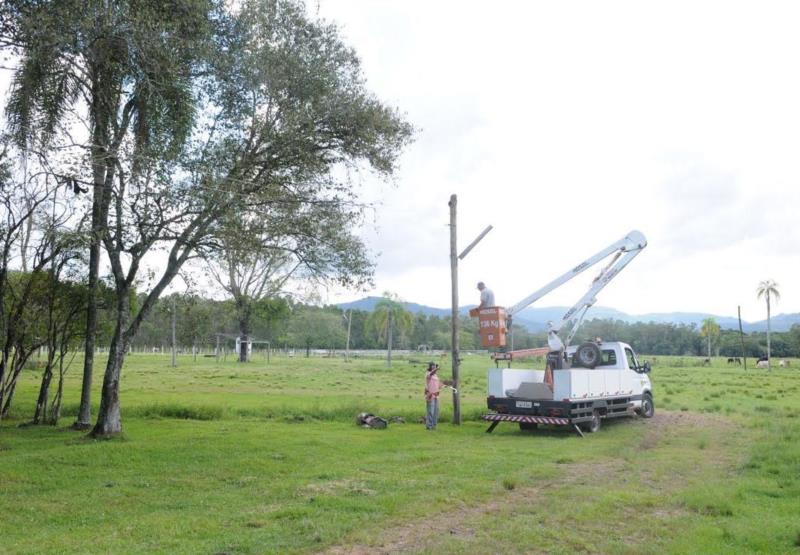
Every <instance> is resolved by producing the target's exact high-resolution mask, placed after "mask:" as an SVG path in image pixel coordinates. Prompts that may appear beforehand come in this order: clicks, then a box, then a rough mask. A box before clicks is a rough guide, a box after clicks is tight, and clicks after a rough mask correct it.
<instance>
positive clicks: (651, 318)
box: [336, 296, 800, 333]
mask: <svg viewBox="0 0 800 555" xmlns="http://www.w3.org/2000/svg"><path fill="white" fill-rule="evenodd" d="M380 300H381V297H372V296H370V297H364V298H363V299H359V300H356V301H352V302H348V303H339V304H338V305H336V306H338V307H339V308H341V309H343V310H347V309H350V308H352V309H354V310H363V311H365V312H371V311H372V310H373V309H374V308H375V304H376V303H377V302H378V301H380ZM402 304H403V307H404V308H405V309H406V310H407V311H409V312H411V313H412V314H424V315H425V316H439V317H444V316H449V315H450V309H449V308H436V307H432V306H427V305H423V304H419V303H414V302H404V303H402ZM474 306H475V305H474V304H472V305H466V306H462V307H461V308H460V312H461V314H466V313H467V312H468V311H469V309H470V308H472V307H474ZM567 308H568V307H566V306H551V307H531V308H526V309H525V310H523V311H522V312H521V313H520V314H519V315H517V317H516V318H515V320H514V321H515V323H517V324H519V325H522V326H524V327H525V328H526V329H528V330H529V331H531V332H537V331H542V330H544V329H546V325H547V322H548V321H550V320H556V319H558V318H561V317H562V316H563V315H564V313H565V312H566V311H567ZM587 317H589V318H596V319H602V320H621V321H622V322H627V323H636V322H642V323H649V322H655V323H659V324H676V325H685V326H690V325H693V324H694V325H695V326H697V327H700V325H701V323H702V321H703V320H704V319H706V318H714V319H715V320H716V321H717V323H718V324H719V326H720V327H721V328H722V329H724V330H738V329H739V322H738V320H737V319H736V318H735V317H731V316H718V315H716V314H709V313H704V312H652V313H646V314H627V313H625V312H622V311H620V310H617V309H614V308H609V307H604V306H595V307H592V308H591V309H590V310H589V313H588V314H587ZM795 324H800V313H795V314H778V315H775V316H773V317H772V329H773V331H789V329H791V327H792V326H793V325H795ZM742 328H743V329H744V331H745V332H746V333H751V332H765V331H766V330H767V321H766V320H759V321H754V322H748V321H745V320H742Z"/></svg>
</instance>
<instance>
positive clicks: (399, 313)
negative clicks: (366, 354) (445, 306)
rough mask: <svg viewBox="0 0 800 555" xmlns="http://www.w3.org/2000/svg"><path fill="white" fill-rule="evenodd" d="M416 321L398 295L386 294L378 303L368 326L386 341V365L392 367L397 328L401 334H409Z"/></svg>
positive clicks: (369, 318)
mask: <svg viewBox="0 0 800 555" xmlns="http://www.w3.org/2000/svg"><path fill="white" fill-rule="evenodd" d="M413 323H414V320H413V317H412V315H411V313H410V312H408V311H407V310H406V309H405V308H403V305H402V304H401V302H400V300H399V299H398V298H397V296H396V295H392V294H391V293H388V292H387V293H384V294H383V298H382V299H381V300H380V301H378V302H377V304H376V305H375V309H374V310H373V311H372V314H370V315H369V317H368V318H367V326H369V327H370V328H371V329H373V330H375V331H376V332H377V334H378V339H380V340H381V341H384V340H386V346H387V354H386V365H387V366H388V367H389V368H391V367H392V340H393V334H394V330H395V328H396V329H397V330H398V331H399V332H400V333H403V332H408V331H410V330H411V328H412V326H413Z"/></svg>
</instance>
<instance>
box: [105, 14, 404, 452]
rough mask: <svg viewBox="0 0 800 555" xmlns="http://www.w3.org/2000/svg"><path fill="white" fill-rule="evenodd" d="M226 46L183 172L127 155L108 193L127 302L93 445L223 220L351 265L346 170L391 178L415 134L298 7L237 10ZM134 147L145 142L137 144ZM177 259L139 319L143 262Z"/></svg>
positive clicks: (112, 239)
mask: <svg viewBox="0 0 800 555" xmlns="http://www.w3.org/2000/svg"><path fill="white" fill-rule="evenodd" d="M236 7H237V10H238V11H236V12H235V13H234V14H230V19H231V23H230V25H227V26H225V27H224V29H223V31H222V32H221V33H220V35H219V36H218V37H217V39H216V40H215V45H217V46H219V50H218V51H215V53H214V55H213V56H210V57H209V64H208V67H209V68H210V69H209V71H208V73H207V74H204V75H202V76H201V77H198V79H197V81H196V83H195V85H196V87H195V88H194V89H193V90H195V91H196V92H197V95H198V98H199V99H200V103H201V107H202V110H201V111H200V113H202V117H199V118H198V119H197V121H196V125H195V127H194V129H193V134H192V137H191V139H190V140H189V141H188V143H187V145H186V148H185V150H184V152H183V155H182V156H181V158H180V160H179V161H178V162H173V161H171V160H168V159H167V160H165V159H163V158H161V159H154V158H153V157H152V156H151V157H148V158H147V159H142V158H141V157H138V156H135V154H136V151H135V150H134V152H133V156H129V157H127V158H126V159H122V158H120V159H119V160H118V164H119V165H120V166H122V167H123V168H124V169H125V171H119V172H117V174H116V180H115V181H114V182H113V183H112V186H111V188H110V189H108V192H109V197H110V199H111V200H110V201H109V210H108V212H107V213H106V214H105V215H107V217H108V224H107V228H106V233H105V235H104V237H103V242H104V245H105V249H106V252H107V253H108V257H109V262H110V265H111V271H112V275H113V282H114V287H115V292H116V302H117V306H116V311H115V318H116V320H115V325H114V334H113V337H112V340H111V344H110V346H109V359H108V363H107V365H106V371H105V375H104V378H103V389H102V397H101V402H100V411H99V414H98V419H97V423H96V424H95V427H94V429H93V431H92V434H93V435H94V436H105V435H110V434H116V433H119V432H120V431H121V429H122V426H121V421H120V403H119V381H120V375H121V370H122V366H123V363H124V360H125V355H126V352H127V349H128V346H129V345H130V343H131V341H132V339H133V337H134V336H135V335H136V333H137V331H138V329H139V327H140V325H141V323H142V321H143V319H144V318H145V317H146V316H147V315H148V314H149V312H150V311H151V310H152V308H153V306H154V304H155V302H156V301H157V299H158V298H159V296H160V295H161V293H162V292H163V291H164V290H165V288H166V287H167V286H168V285H169V283H170V282H171V281H172V279H173V278H174V277H175V276H176V275H177V273H178V272H179V271H180V270H181V268H182V267H183V266H184V264H186V263H187V261H189V260H190V259H191V258H193V257H195V256H196V255H197V254H198V252H205V251H209V250H213V249H214V248H216V245H217V242H216V237H217V231H218V227H219V225H220V222H222V221H225V219H226V218H227V217H230V215H232V214H235V215H236V216H237V217H239V218H241V219H242V220H245V221H259V220H261V221H266V222H269V224H270V228H269V229H270V233H271V237H272V238H273V243H272V244H275V245H280V246H284V245H288V246H287V247H286V248H287V249H288V250H289V251H290V252H292V253H293V254H295V255H297V256H298V257H299V258H303V259H310V258H312V257H314V256H317V255H318V254H319V253H325V252H331V253H335V255H336V256H338V257H343V258H347V257H353V256H354V255H355V254H356V253H357V251H355V250H354V249H352V248H350V247H351V246H352V245H353V242H352V235H345V236H342V235H339V234H337V233H336V229H339V228H337V227H335V226H333V225H331V224H332V223H333V222H335V221H337V220H344V221H347V222H349V223H350V224H351V225H356V224H357V223H358V222H359V221H360V219H361V215H362V213H363V210H364V206H363V205H361V204H360V203H359V202H358V197H357V188H356V186H355V184H354V183H353V181H352V179H350V174H349V173H348V171H347V170H348V169H350V170H351V171H356V169H358V168H360V167H367V168H371V169H372V170H374V171H375V172H376V173H377V174H378V175H379V176H384V177H386V176H389V175H391V174H392V173H393V171H394V168H395V164H396V158H397V156H398V154H399V152H400V150H401V148H402V147H403V146H404V145H405V144H406V143H407V142H408V140H409V138H410V135H411V132H412V128H411V127H410V126H409V125H408V124H407V123H406V122H405V121H403V119H402V118H401V117H400V116H399V115H398V114H397V113H396V111H395V110H392V109H389V108H387V107H385V106H383V105H382V104H381V103H380V102H378V101H377V100H376V99H374V98H373V97H372V96H371V95H370V94H369V93H368V92H367V91H366V89H365V86H364V80H363V77H362V75H361V70H360V64H359V61H358V58H357V57H356V56H355V54H354V53H353V51H352V50H351V49H349V48H347V47H346V46H345V45H344V44H343V43H342V42H341V40H340V39H339V36H338V31H337V29H336V28H335V27H334V26H331V25H327V24H322V23H317V22H315V21H311V20H309V19H308V18H307V17H306V12H305V7H304V5H303V4H302V3H299V2H295V1H289V0H285V1H271V0H250V1H246V2H242V3H240V4H237V6H236ZM133 146H135V143H134V145H133ZM158 248H163V249H164V250H165V251H166V259H165V261H164V263H163V265H162V266H161V267H160V269H159V271H158V272H157V273H155V275H154V276H153V279H152V281H151V283H152V286H151V287H150V289H149V291H147V293H146V294H145V295H143V296H142V302H141V304H140V305H139V306H138V307H136V309H135V310H132V307H131V304H130V297H131V293H132V288H133V285H134V284H135V283H137V282H138V281H139V280H140V277H141V276H140V273H141V272H142V271H143V270H144V266H143V259H144V257H145V256H146V255H147V254H148V253H149V252H151V251H152V250H153V249H158Z"/></svg>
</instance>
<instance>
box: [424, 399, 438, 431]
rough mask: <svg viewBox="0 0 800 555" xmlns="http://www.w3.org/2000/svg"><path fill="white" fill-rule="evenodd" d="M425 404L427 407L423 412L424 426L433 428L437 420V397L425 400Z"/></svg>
mask: <svg viewBox="0 0 800 555" xmlns="http://www.w3.org/2000/svg"><path fill="white" fill-rule="evenodd" d="M425 405H426V407H427V411H426V413H425V427H426V428H427V429H429V430H433V429H434V428H436V424H437V423H438V422H439V399H431V400H430V401H426V402H425Z"/></svg>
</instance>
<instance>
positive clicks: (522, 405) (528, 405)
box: [517, 401, 533, 409]
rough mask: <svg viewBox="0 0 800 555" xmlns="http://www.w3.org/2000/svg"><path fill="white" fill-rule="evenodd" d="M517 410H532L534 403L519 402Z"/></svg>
mask: <svg viewBox="0 0 800 555" xmlns="http://www.w3.org/2000/svg"><path fill="white" fill-rule="evenodd" d="M517 408H518V409H530V408H533V402H531V401H517Z"/></svg>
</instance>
